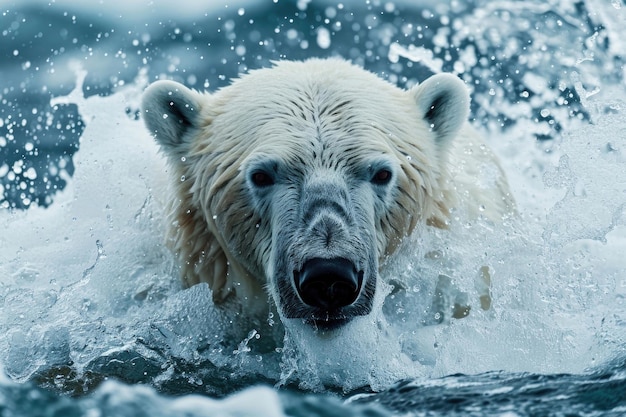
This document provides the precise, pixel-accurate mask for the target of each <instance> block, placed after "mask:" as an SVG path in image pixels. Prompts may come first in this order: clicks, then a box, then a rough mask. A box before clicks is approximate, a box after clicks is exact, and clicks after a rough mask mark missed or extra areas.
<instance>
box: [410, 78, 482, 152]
mask: <svg viewBox="0 0 626 417" xmlns="http://www.w3.org/2000/svg"><path fill="white" fill-rule="evenodd" d="M411 93H412V94H413V98H414V100H415V103H416V104H417V108H418V110H419V112H420V114H421V115H422V117H423V118H424V120H426V122H427V123H428V124H429V125H430V128H431V130H432V131H433V132H434V133H435V134H436V140H437V143H438V144H441V145H443V144H446V143H447V142H449V141H450V140H452V139H453V138H454V137H455V136H456V134H457V133H458V132H459V129H460V128H461V126H462V125H463V123H464V122H465V121H466V120H467V116H468V115H469V101H470V98H469V93H468V92H467V88H466V87H465V84H464V83H463V81H461V80H460V79H459V78H458V77H456V76H454V75H452V74H437V75H433V76H432V77H430V78H428V79H427V80H426V81H424V82H423V83H421V84H419V85H417V86H416V87H414V88H413V89H412V90H411Z"/></svg>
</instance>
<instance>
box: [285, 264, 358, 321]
mask: <svg viewBox="0 0 626 417" xmlns="http://www.w3.org/2000/svg"><path fill="white" fill-rule="evenodd" d="M295 280H296V287H297V289H298V294H299V295H300V298H302V301H304V303H305V304H308V305H310V306H311V307H318V308H322V309H324V310H335V309H338V308H341V307H345V306H348V305H350V304H352V303H354V302H355V301H356V299H357V297H358V296H359V292H360V291H361V284H362V281H363V274H362V273H358V272H357V270H356V267H355V266H354V264H353V263H352V262H350V261H349V260H347V259H343V258H336V259H322V258H313V259H311V260H309V261H307V262H306V263H305V264H304V266H303V267H302V269H301V270H300V271H299V272H298V271H296V273H295Z"/></svg>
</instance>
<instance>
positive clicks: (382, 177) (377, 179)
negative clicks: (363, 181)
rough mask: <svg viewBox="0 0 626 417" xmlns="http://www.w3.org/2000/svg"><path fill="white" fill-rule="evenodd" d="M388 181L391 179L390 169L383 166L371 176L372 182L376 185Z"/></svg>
mask: <svg viewBox="0 0 626 417" xmlns="http://www.w3.org/2000/svg"><path fill="white" fill-rule="evenodd" d="M389 181H391V171H389V170H388V169H384V168H383V169H380V170H378V171H376V173H375V174H374V176H373V177H372V183H374V184H377V185H386V184H389Z"/></svg>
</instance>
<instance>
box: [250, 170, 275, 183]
mask: <svg viewBox="0 0 626 417" xmlns="http://www.w3.org/2000/svg"><path fill="white" fill-rule="evenodd" d="M250 180H251V181H252V184H254V185H255V186H257V187H269V186H270V185H274V178H272V176H271V175H270V174H268V173H267V172H264V171H255V172H253V173H252V175H251V176H250Z"/></svg>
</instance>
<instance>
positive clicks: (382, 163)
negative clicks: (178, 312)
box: [143, 60, 468, 329]
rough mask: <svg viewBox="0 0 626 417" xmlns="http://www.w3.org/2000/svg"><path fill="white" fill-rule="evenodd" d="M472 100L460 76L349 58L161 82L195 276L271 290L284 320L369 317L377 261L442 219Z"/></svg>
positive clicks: (158, 96)
mask: <svg viewBox="0 0 626 417" xmlns="http://www.w3.org/2000/svg"><path fill="white" fill-rule="evenodd" d="M467 106H468V97H467V92H466V91H465V89H464V87H463V84H462V82H461V81H459V80H457V79H455V78H453V77H452V76H445V75H444V76H437V77H432V78H431V79H429V80H428V81H427V82H425V83H423V84H421V85H420V86H419V87H417V88H415V89H414V90H411V91H402V90H400V89H397V88H396V87H393V86H391V85H390V84H388V83H386V82H384V81H382V80H380V79H378V78H377V77H376V76H374V75H373V74H370V73H368V72H366V71H363V70H362V69H359V68H357V67H354V66H351V65H349V64H347V63H345V62H343V61H338V60H329V61H323V60H311V61H307V62H304V63H291V62H284V63H279V64H278V65H277V66H276V67H274V68H272V69H266V70H259V71H255V72H252V73H251V74H249V75H246V76H244V77H243V78H241V79H239V80H237V81H235V82H234V83H233V85H231V86H229V87H227V88H225V89H223V90H221V91H219V92H217V93H215V94H213V95H206V94H205V95H202V94H199V93H196V92H193V91H191V90H188V89H186V88H185V87H183V86H181V85H179V84H175V83H171V82H159V83H155V84H154V85H153V86H151V87H150V89H149V90H148V91H147V92H146V95H145V96H144V105H143V107H144V111H145V114H144V117H145V118H146V123H147V125H148V128H149V129H150V130H151V131H152V132H153V133H154V134H155V137H156V138H157V140H158V142H159V143H160V144H161V147H162V149H163V150H164V152H165V153H166V154H167V155H168V157H169V159H170V161H171V163H172V166H173V168H174V170H175V175H174V177H175V179H176V181H177V184H176V188H177V190H178V193H179V194H178V196H177V197H175V201H174V203H173V206H174V212H175V213H174V216H175V220H176V222H177V223H176V224H175V230H174V231H173V236H174V246H175V250H176V251H177V252H178V253H179V256H180V257H181V261H182V262H184V263H186V265H187V266H188V268H185V267H184V266H183V275H186V274H187V275H190V276H184V278H185V279H186V280H187V281H188V282H189V283H195V282H198V281H206V282H208V283H209V285H211V286H212V288H213V291H214V294H215V293H216V292H217V293H218V294H222V296H221V297H217V298H216V300H218V301H219V299H220V298H223V297H225V296H226V295H227V294H229V293H232V292H234V293H236V294H237V295H238V296H239V297H240V298H243V299H246V298H248V299H249V300H248V301H251V299H252V298H254V297H259V294H256V292H258V291H257V290H256V289H255V288H257V287H260V286H264V287H265V288H266V289H267V291H268V293H269V294H270V295H271V297H272V299H273V300H274V303H275V304H276V305H277V307H278V310H279V312H280V313H281V316H282V317H283V318H284V319H301V320H304V321H305V322H306V323H309V324H312V325H314V326H316V327H318V328H322V329H329V328H334V327H336V326H339V325H341V324H343V323H345V322H347V321H349V320H350V319H351V318H352V317H355V316H358V315H365V314H368V313H369V312H370V311H371V309H372V301H373V297H374V294H375V292H376V288H377V280H378V273H379V263H380V261H381V260H382V259H383V258H384V257H385V256H387V255H389V254H390V253H392V252H393V251H394V250H395V248H396V247H397V246H398V245H399V243H400V242H401V241H402V239H403V238H404V237H406V236H407V235H408V234H409V233H410V232H411V231H412V230H413V228H414V227H415V225H416V224H417V223H418V222H419V221H421V220H427V221H430V222H432V223H433V224H435V225H437V224H439V225H441V224H443V223H444V222H445V217H446V214H447V213H446V208H447V207H446V195H445V194H446V190H445V188H446V185H445V184H444V180H443V177H444V176H443V173H444V172H445V154H446V146H447V143H448V142H449V141H450V139H451V138H453V137H454V136H455V135H456V133H457V131H458V129H459V128H460V126H461V124H462V123H463V121H464V120H465V118H466V116H467ZM181 179H184V181H181ZM224 261H225V262H224ZM224 263H225V265H223V264H224ZM220 274H221V275H220Z"/></svg>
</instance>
